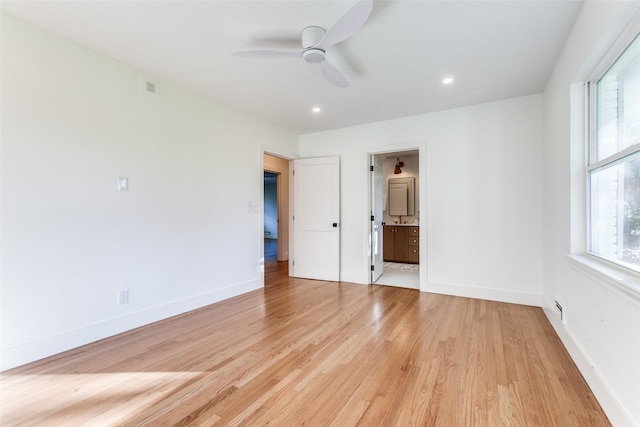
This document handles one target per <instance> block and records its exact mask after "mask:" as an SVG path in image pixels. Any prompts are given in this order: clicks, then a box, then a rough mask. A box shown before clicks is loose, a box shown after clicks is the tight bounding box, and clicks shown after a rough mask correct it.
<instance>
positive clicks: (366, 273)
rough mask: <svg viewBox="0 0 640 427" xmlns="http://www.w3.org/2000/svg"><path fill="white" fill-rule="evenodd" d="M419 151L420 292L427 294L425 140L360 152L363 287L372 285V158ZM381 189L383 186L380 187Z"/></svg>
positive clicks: (377, 147) (368, 148)
mask: <svg viewBox="0 0 640 427" xmlns="http://www.w3.org/2000/svg"><path fill="white" fill-rule="evenodd" d="M412 150H418V167H419V169H420V175H419V176H418V182H419V192H418V194H419V197H420V203H419V205H418V206H419V209H420V215H419V218H420V269H419V270H420V273H419V274H420V279H419V280H420V291H421V292H427V283H428V276H427V271H428V270H427V259H428V255H429V252H428V248H429V245H428V237H427V236H428V235H429V233H428V215H427V206H428V204H427V197H428V196H427V182H428V181H427V141H426V140H424V139H421V140H414V141H406V142H397V143H392V144H386V145H380V146H376V147H367V148H363V149H362V150H361V159H362V163H361V164H362V176H363V180H362V182H363V189H362V194H363V200H362V207H363V210H362V216H361V218H363V219H366V220H365V221H363V222H362V224H363V225H362V236H363V238H362V245H361V247H362V248H363V256H362V258H363V263H362V274H363V277H366V283H368V284H369V283H371V282H370V279H371V256H370V250H369V239H370V237H369V234H370V233H371V221H370V216H371V208H372V200H371V194H372V189H371V175H370V174H371V171H370V169H369V166H370V158H371V156H372V155H382V154H387V153H395V152H402V151H412ZM383 185H384V183H383Z"/></svg>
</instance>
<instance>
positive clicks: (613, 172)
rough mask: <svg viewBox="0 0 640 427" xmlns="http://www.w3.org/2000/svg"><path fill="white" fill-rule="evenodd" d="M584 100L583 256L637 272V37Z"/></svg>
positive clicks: (639, 58) (639, 263)
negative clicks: (586, 235) (585, 245)
mask: <svg viewBox="0 0 640 427" xmlns="http://www.w3.org/2000/svg"><path fill="white" fill-rule="evenodd" d="M590 99H591V100H592V101H593V102H591V103H590V109H591V112H590V117H591V118H592V120H591V123H592V130H591V132H590V134H591V138H590V147H589V154H590V155H589V164H588V166H587V175H588V179H589V184H588V189H589V190H588V191H589V221H588V223H589V251H590V252H591V253H592V254H593V255H596V256H599V257H601V258H604V259H606V260H608V261H612V262H615V263H617V264H619V265H622V266H624V267H627V268H630V269H632V270H635V271H638V272H640V36H639V37H636V39H635V41H634V42H632V43H631V45H630V46H629V47H628V48H627V49H626V50H625V52H624V53H623V54H622V55H621V56H620V57H619V58H618V59H617V60H616V61H615V63H614V64H613V65H612V66H611V68H609V70H608V71H607V72H606V73H605V74H604V75H603V76H602V78H600V79H599V80H598V81H597V82H595V83H592V84H590Z"/></svg>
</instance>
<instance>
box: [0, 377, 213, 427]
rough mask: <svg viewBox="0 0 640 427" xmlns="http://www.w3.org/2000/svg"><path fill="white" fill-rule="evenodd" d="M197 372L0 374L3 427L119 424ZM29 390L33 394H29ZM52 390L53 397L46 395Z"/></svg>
mask: <svg viewBox="0 0 640 427" xmlns="http://www.w3.org/2000/svg"><path fill="white" fill-rule="evenodd" d="M203 375H204V374H203V373H201V372H114V373H95V374H94V373H91V374H46V375H2V377H0V385H1V389H2V391H1V392H0V396H1V395H5V393H10V395H11V399H5V398H2V411H1V419H2V425H19V424H20V423H21V421H23V420H24V419H25V414H28V419H31V420H38V419H43V418H47V419H48V420H52V419H55V420H56V423H58V424H59V425H91V423H92V420H95V418H97V417H98V416H99V417H100V420H101V422H104V421H108V423H109V425H120V424H124V423H125V422H126V421H127V420H131V419H132V418H134V417H135V416H136V415H139V414H140V413H141V412H143V411H144V410H145V409H147V406H148V405H149V397H150V396H151V397H155V396H157V399H162V398H163V397H164V396H166V395H168V394H172V393H175V392H176V391H177V390H178V389H179V388H181V387H183V386H184V384H186V383H190V382H193V381H194V380H197V378H198V377H202V376H203ZM34 390H37V391H36V392H34ZM48 390H55V393H54V392H53V391H52V392H48Z"/></svg>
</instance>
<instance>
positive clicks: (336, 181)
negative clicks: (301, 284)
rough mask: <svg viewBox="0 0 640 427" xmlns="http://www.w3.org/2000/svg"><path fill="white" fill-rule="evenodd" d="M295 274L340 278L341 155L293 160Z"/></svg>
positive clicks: (334, 279) (307, 276)
mask: <svg viewBox="0 0 640 427" xmlns="http://www.w3.org/2000/svg"><path fill="white" fill-rule="evenodd" d="M293 236H294V237H293V262H292V269H293V272H292V273H291V275H292V276H294V277H304V278H308V279H319V280H331V281H338V280H340V158H339V157H322V158H314V159H299V160H294V161H293Z"/></svg>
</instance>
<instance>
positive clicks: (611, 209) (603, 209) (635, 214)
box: [591, 155, 640, 269]
mask: <svg viewBox="0 0 640 427" xmlns="http://www.w3.org/2000/svg"><path fill="white" fill-rule="evenodd" d="M591 223H592V227H593V228H592V234H591V249H592V251H593V252H595V253H596V254H598V255H600V256H602V257H604V258H606V259H609V260H611V261H614V262H620V263H622V264H625V265H627V266H629V267H632V268H634V269H637V268H640V155H635V156H633V158H631V159H627V160H624V161H622V162H619V163H617V164H616V165H613V166H610V167H605V168H600V169H596V170H594V171H592V172H591Z"/></svg>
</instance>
